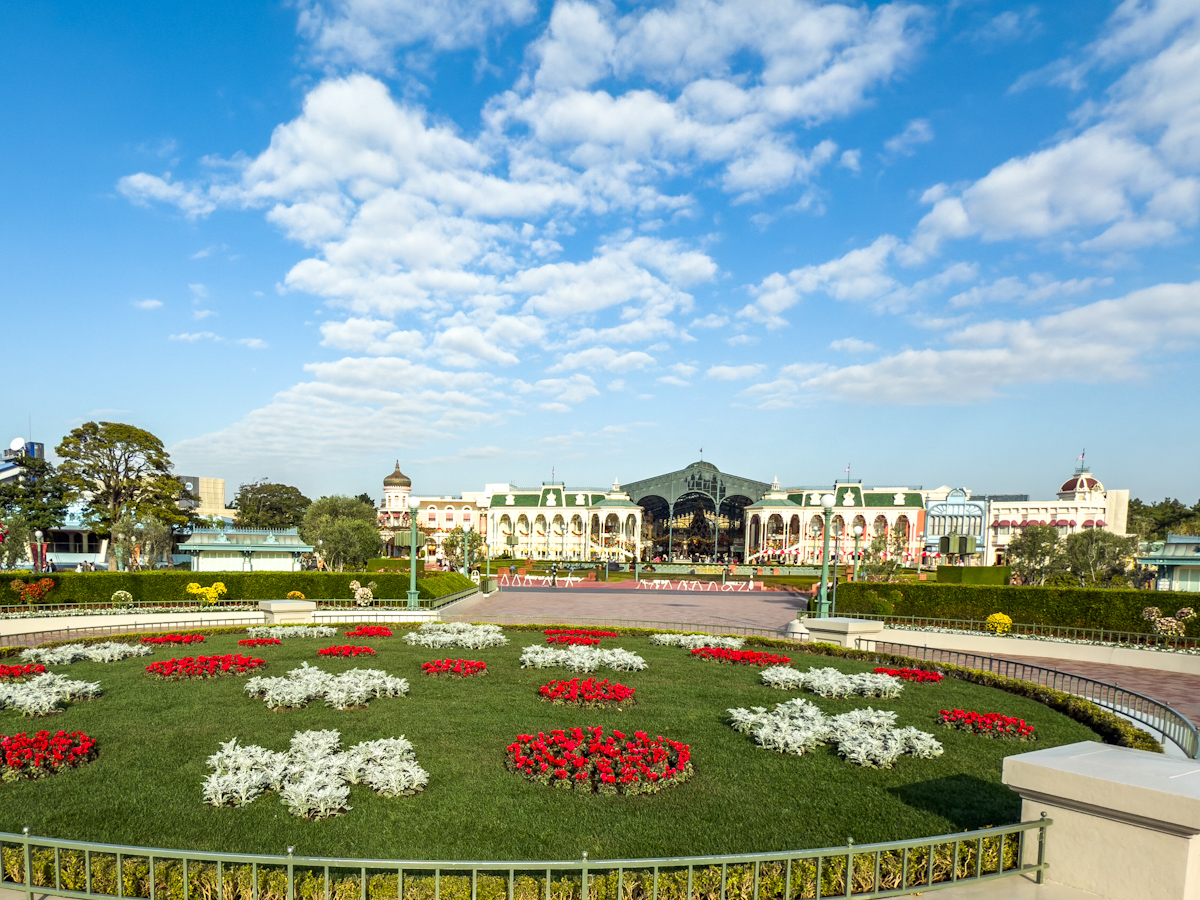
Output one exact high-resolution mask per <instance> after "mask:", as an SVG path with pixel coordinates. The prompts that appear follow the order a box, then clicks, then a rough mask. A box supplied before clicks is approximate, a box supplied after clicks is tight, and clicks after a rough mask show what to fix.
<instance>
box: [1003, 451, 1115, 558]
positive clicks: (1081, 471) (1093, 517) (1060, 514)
mask: <svg viewBox="0 0 1200 900" xmlns="http://www.w3.org/2000/svg"><path fill="white" fill-rule="evenodd" d="M989 507H990V508H989V511H988V514H989V515H990V517H991V522H990V526H989V528H988V538H989V540H988V556H989V557H990V558H991V561H992V562H993V563H995V565H998V566H999V565H1003V564H1004V557H1005V551H1006V548H1007V547H1008V543H1009V541H1011V540H1012V539H1013V537H1015V536H1016V535H1018V534H1020V533H1021V529H1022V528H1028V527H1029V526H1030V525H1053V526H1055V527H1057V528H1058V534H1059V537H1066V536H1067V535H1069V534H1075V533H1076V532H1079V531H1083V530H1084V529H1088V528H1100V529H1103V530H1105V531H1111V532H1114V533H1116V534H1124V533H1125V527H1126V524H1127V520H1128V515H1129V491H1127V490H1105V488H1104V485H1103V484H1101V483H1100V482H1099V481H1098V480H1097V479H1096V477H1095V476H1094V475H1092V473H1091V472H1090V471H1089V470H1088V467H1087V466H1084V465H1080V466H1078V467H1076V469H1075V474H1074V475H1072V476H1071V477H1070V478H1068V479H1067V480H1066V481H1064V482H1063V483H1062V486H1061V487H1059V489H1058V499H1056V500H1020V501H1004V502H999V501H992V502H991V503H990V504H989Z"/></svg>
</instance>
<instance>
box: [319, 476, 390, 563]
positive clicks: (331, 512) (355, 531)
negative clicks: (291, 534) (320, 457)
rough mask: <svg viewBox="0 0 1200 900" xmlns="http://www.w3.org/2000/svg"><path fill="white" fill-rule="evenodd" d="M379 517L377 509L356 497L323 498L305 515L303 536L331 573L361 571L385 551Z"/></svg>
mask: <svg viewBox="0 0 1200 900" xmlns="http://www.w3.org/2000/svg"><path fill="white" fill-rule="evenodd" d="M376 515H377V514H376V511H375V507H373V506H371V505H370V504H367V503H363V502H362V501H361V500H359V499H358V498H356V497H342V496H337V495H334V496H332V497H322V498H321V499H320V500H316V501H314V502H313V503H312V505H311V506H309V508H308V510H307V511H306V512H305V513H304V520H303V521H302V522H301V523H300V536H301V537H302V538H303V539H304V541H305V543H307V544H312V545H313V546H314V547H316V548H317V552H318V553H319V554H320V556H321V558H322V559H324V560H325V565H327V566H329V567H330V568H331V569H336V570H337V571H339V572H340V571H342V570H343V569H344V568H345V567H346V566H349V567H350V568H357V569H361V568H364V567H365V566H366V564H367V561H368V560H370V559H372V558H374V557H376V556H378V555H379V551H380V549H381V548H382V547H383V541H382V540H381V539H380V537H379V525H378V522H377V519H376Z"/></svg>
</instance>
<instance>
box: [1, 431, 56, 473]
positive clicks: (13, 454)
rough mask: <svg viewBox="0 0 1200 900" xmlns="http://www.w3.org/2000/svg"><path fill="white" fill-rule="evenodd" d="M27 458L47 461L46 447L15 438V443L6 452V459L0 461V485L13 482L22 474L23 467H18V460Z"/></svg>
mask: <svg viewBox="0 0 1200 900" xmlns="http://www.w3.org/2000/svg"><path fill="white" fill-rule="evenodd" d="M25 456H28V457H32V458H33V459H45V458H46V445H45V444H39V443H36V442H34V441H26V440H23V439H21V438H13V442H12V443H11V444H9V445H8V448H7V449H6V450H5V451H4V458H3V459H0V484H4V482H6V481H11V480H12V479H14V478H16V477H17V476H19V475H20V474H21V467H20V466H19V465H17V460H18V459H21V458H22V457H25Z"/></svg>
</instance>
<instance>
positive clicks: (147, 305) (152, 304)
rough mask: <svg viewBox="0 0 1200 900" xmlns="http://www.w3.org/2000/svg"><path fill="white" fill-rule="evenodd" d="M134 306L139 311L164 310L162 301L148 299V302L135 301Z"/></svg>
mask: <svg viewBox="0 0 1200 900" xmlns="http://www.w3.org/2000/svg"><path fill="white" fill-rule="evenodd" d="M133 305H134V306H135V307H137V308H138V309H146V310H150V309H162V301H161V300H154V299H148V300H134V301H133Z"/></svg>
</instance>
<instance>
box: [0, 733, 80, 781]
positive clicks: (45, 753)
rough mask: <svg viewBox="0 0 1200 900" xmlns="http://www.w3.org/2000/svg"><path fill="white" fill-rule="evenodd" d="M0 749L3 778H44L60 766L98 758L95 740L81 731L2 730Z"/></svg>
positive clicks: (6, 779)
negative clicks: (30, 732) (10, 735)
mask: <svg viewBox="0 0 1200 900" xmlns="http://www.w3.org/2000/svg"><path fill="white" fill-rule="evenodd" d="M0 753H2V754H3V756H4V766H3V769H0V781H10V780H12V779H15V778H42V777H44V776H46V775H53V774H54V773H55V772H57V771H58V770H59V769H66V768H69V767H72V766H81V765H83V764H84V763H87V762H91V761H92V760H93V759H95V758H96V753H97V750H96V742H95V741H94V740H93V739H92V738H90V737H88V736H87V735H86V734H84V733H83V732H82V731H71V732H66V731H60V732H58V733H57V734H51V733H50V732H48V731H39V732H38V733H37V734H33V735H30V734H27V733H25V732H22V733H21V734H14V735H13V736H12V737H8V736H7V735H3V734H0Z"/></svg>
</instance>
